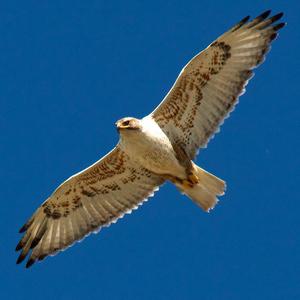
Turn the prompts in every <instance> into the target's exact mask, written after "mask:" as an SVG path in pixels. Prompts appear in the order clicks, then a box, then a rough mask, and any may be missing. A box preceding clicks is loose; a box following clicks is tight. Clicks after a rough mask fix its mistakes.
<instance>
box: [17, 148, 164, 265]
mask: <svg viewBox="0 0 300 300" xmlns="http://www.w3.org/2000/svg"><path fill="white" fill-rule="evenodd" d="M163 181H164V180H163V179H162V178H161V177H158V176H157V175H155V174H153V173H151V172H150V171H148V170H146V169H144V168H142V167H141V166H139V165H138V164H136V163H134V162H132V161H130V159H129V158H128V156H127V155H126V154H125V153H124V152H123V151H122V150H120V148H119V147H118V146H117V147H116V148H114V149H113V150H112V151H111V152H110V153H108V154H107V155H106V156H105V157H103V158H102V159H101V160H100V161H98V162H97V163H95V164H94V165H92V166H91V167H89V168H88V169H86V170H84V171H82V172H81V173H78V174H76V175H74V176H72V177H71V178H69V179H68V180H67V181H65V182H64V183H63V184H62V185H61V186H59V187H58V189H57V190H56V191H55V192H54V193H53V194H52V195H51V196H50V197H49V198H48V199H47V200H46V201H45V202H44V204H43V205H41V206H40V207H39V208H38V209H37V211H36V212H35V213H34V215H33V216H32V217H31V219H30V220H29V221H28V222H27V223H26V224H25V225H24V226H23V227H22V228H21V230H20V232H25V234H24V236H23V238H22V239H21V240H20V242H19V244H18V245H17V248H16V250H17V251H19V250H22V252H21V254H20V256H19V258H18V261H17V263H20V262H22V261H23V260H24V259H25V257H26V256H27V254H28V253H29V251H30V250H31V254H30V257H29V260H28V262H27V264H26V267H29V266H31V265H32V264H33V263H34V262H35V261H37V260H42V259H43V258H45V257H46V256H48V255H53V254H55V253H56V252H57V251H59V250H62V249H65V248H67V247H68V246H70V245H72V244H73V243H74V242H75V241H78V240H81V239H82V238H84V237H85V236H86V235H88V234H89V233H91V232H94V231H98V230H99V229H100V228H102V227H103V226H108V225H110V224H111V223H113V222H115V221H116V220H117V219H118V218H121V217H122V216H123V215H124V214H125V213H130V212H131V211H132V210H133V209H136V208H137V207H138V205H139V204H141V203H142V201H144V200H145V199H146V198H148V197H149V196H152V195H153V193H154V191H155V190H157V189H158V186H159V185H161V184H162V183H163Z"/></svg>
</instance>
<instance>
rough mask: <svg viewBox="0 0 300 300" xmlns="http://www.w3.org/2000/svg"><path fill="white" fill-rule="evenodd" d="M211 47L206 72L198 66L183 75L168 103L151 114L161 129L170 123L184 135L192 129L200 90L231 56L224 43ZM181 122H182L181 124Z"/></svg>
mask: <svg viewBox="0 0 300 300" xmlns="http://www.w3.org/2000/svg"><path fill="white" fill-rule="evenodd" d="M211 47H212V48H216V50H215V51H213V53H212V56H211V57H210V61H209V63H208V71H203V70H202V68H203V65H200V66H199V67H197V68H196V69H195V70H193V71H191V72H190V74H184V73H183V75H181V78H179V80H178V82H177V84H176V86H175V87H174V88H173V90H172V92H171V93H170V95H169V96H168V97H169V98H168V101H166V102H165V103H163V104H162V106H161V108H160V109H159V110H158V111H157V112H156V113H154V114H153V117H154V119H155V120H156V122H158V123H159V125H160V126H161V127H162V128H164V126H165V125H166V124H168V123H169V122H170V121H171V122H173V123H174V125H175V126H176V127H178V128H180V129H181V130H182V131H183V132H184V133H185V134H186V135H189V134H190V130H189V129H191V128H193V127H194V120H195V117H196V114H197V111H198V107H199V106H200V104H201V99H202V92H201V89H202V88H203V87H205V86H206V85H207V83H208V82H209V81H210V80H211V77H212V76H214V75H216V74H218V73H219V72H220V71H221V69H222V68H223V66H224V65H225V63H226V60H228V59H229V58H230V56H231V54H230V49H231V47H230V46H229V45H227V44H226V43H224V42H218V41H216V42H214V43H213V44H212V45H211ZM207 56H208V55H207ZM208 59H209V58H208ZM179 99H180V101H179ZM186 111H189V113H188V115H186V114H187V113H186ZM182 120H184V122H183V123H182Z"/></svg>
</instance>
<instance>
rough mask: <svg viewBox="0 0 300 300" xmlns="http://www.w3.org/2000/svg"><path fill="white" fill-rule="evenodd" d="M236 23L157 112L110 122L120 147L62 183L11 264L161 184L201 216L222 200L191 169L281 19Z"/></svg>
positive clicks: (47, 249) (50, 250)
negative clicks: (193, 205)
mask: <svg viewBox="0 0 300 300" xmlns="http://www.w3.org/2000/svg"><path fill="white" fill-rule="evenodd" d="M269 14H270V11H266V12H264V13H263V14H261V15H260V16H258V17H256V18H255V19H253V20H252V21H250V22H249V17H246V18H244V19H243V20H241V21H240V22H239V23H237V24H236V25H235V26H234V27H232V28H231V29H230V30H229V31H227V32H226V33H224V34H223V35H222V36H220V37H219V38H218V39H217V40H215V41H214V42H213V43H212V44H210V45H209V46H208V47H207V48H206V49H205V50H204V51H202V52H200V53H199V54H198V55H196V56H195V57H194V58H193V59H192V60H191V61H190V62H189V63H188V64H187V65H186V66H185V67H184V68H183V70H182V71H181V73H180V74H179V76H178V78H177V80H176V82H175V84H174V85H173V87H172V88H171V90H170V91H169V93H168V94H167V96H166V97H165V98H164V100H163V101H162V102H161V103H160V105H159V106H158V107H157V108H156V109H155V110H154V111H153V112H152V113H151V114H150V115H148V116H146V117H144V118H143V119H141V120H139V119H135V118H123V119H121V120H119V121H118V122H116V127H117V129H118V131H119V135H120V140H119V143H118V144H117V146H116V147H115V148H114V149H113V150H112V151H111V152H109V153H108V154H107V155H106V156H104V157H103V158H101V159H100V160H99V161H98V162H96V163H95V164H93V165H92V166H90V167H89V168H87V169H85V170H83V171H82V172H80V173H78V174H76V175H74V176H72V177H70V178H69V179H68V180H66V181H65V182H64V183H63V184H61V185H60V186H59V187H58V188H57V189H56V190H55V191H54V192H53V194H52V195H51V196H50V197H49V198H48V199H47V200H46V201H45V202H44V203H43V204H42V205H41V206H40V207H39V208H38V209H37V210H36V211H35V213H34V214H33V216H32V217H31V218H30V219H29V220H28V222H26V224H25V225H24V226H23V227H22V228H21V230H20V232H24V233H25V234H24V236H23V237H22V239H21V240H20V242H19V243H18V245H17V247H16V250H17V251H19V250H21V254H20V256H19V258H18V260H17V263H20V262H22V261H23V260H24V259H25V257H26V256H27V255H28V254H30V255H29V259H28V261H27V264H26V267H30V266H31V265H32V264H33V263H34V262H36V261H38V260H42V259H44V258H45V257H46V256H48V255H53V254H55V253H56V252H58V251H60V250H62V249H65V248H67V247H68V246H70V245H72V244H73V243H74V242H75V241H78V240H81V239H82V238H84V237H85V236H86V235H88V234H89V233H91V232H95V231H98V230H99V229H100V228H102V227H104V226H108V225H110V224H111V223H114V222H116V220H117V219H119V218H121V217H122V216H123V215H124V214H126V213H130V212H131V211H132V210H133V209H135V208H137V207H138V205H140V204H141V203H142V202H143V201H145V199H146V198H148V197H150V196H152V195H153V193H154V192H155V191H156V190H157V189H158V187H159V186H160V185H161V184H162V183H164V182H165V181H166V180H168V181H170V182H172V183H173V184H175V185H176V187H177V188H178V189H179V190H180V191H181V192H182V193H184V194H186V195H187V196H188V197H190V198H191V199H192V200H193V201H194V202H195V203H196V204H198V205H199V206H200V207H201V208H203V209H204V210H205V211H209V210H210V209H212V208H213V207H214V206H215V204H216V203H217V196H221V195H223V194H224V190H225V182H224V181H223V180H221V179H219V178H217V177H216V176H214V175H212V174H210V173H208V172H206V171H204V170H203V169H201V168H200V167H198V166H197V165H196V164H195V163H193V161H192V159H194V158H195V156H196V154H197V150H198V149H199V148H203V147H205V145H206V144H207V142H208V141H209V139H210V138H211V137H212V136H213V135H214V133H215V132H216V131H217V130H218V128H219V126H220V125H221V124H222V122H223V120H224V119H225V118H226V117H227V116H228V114H229V113H230V112H231V111H232V110H233V108H234V106H235V104H236V103H237V101H238V98H239V96H240V95H241V94H242V93H243V92H244V89H245V86H246V84H247V83H248V81H249V79H250V78H251V77H252V75H253V72H252V70H253V69H254V68H255V67H257V66H258V65H259V64H260V63H261V62H262V61H263V60H264V58H265V54H266V53H267V52H268V50H269V49H270V44H271V42H272V41H273V40H274V39H275V38H276V36H277V31H278V30H279V29H281V28H282V27H284V25H285V23H278V22H277V21H278V20H279V19H280V18H281V17H282V15H283V14H282V13H280V14H277V15H274V16H273V17H269Z"/></svg>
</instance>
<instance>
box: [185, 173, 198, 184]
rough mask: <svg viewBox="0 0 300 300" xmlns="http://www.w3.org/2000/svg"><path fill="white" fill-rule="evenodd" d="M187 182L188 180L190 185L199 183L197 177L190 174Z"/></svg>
mask: <svg viewBox="0 0 300 300" xmlns="http://www.w3.org/2000/svg"><path fill="white" fill-rule="evenodd" d="M188 180H189V181H190V182H191V183H192V184H197V183H199V179H198V177H197V176H196V175H194V174H190V175H189V176H188Z"/></svg>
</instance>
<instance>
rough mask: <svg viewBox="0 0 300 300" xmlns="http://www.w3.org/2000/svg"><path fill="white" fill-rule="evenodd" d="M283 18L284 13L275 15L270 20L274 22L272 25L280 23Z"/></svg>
mask: <svg viewBox="0 0 300 300" xmlns="http://www.w3.org/2000/svg"><path fill="white" fill-rule="evenodd" d="M282 17H283V12H280V13H279V14H277V15H274V16H273V17H271V18H270V20H271V21H272V23H274V22H276V21H278V20H279V19H281V18H282Z"/></svg>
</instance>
